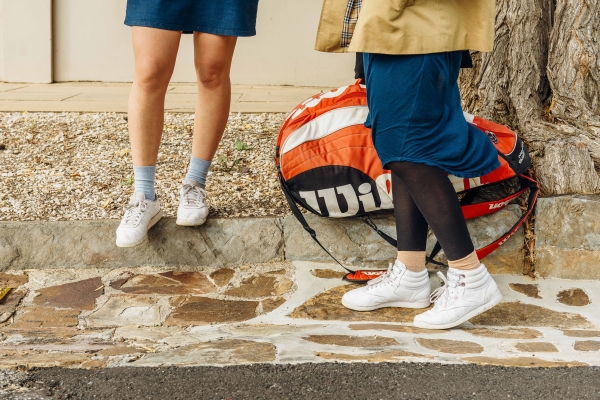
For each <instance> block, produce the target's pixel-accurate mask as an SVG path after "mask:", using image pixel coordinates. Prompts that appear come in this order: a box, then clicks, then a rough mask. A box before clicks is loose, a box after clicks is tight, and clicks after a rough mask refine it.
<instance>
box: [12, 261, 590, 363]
mask: <svg viewBox="0 0 600 400" xmlns="http://www.w3.org/2000/svg"><path fill="white" fill-rule="evenodd" d="M337 271H339V270H338V269H337V268H336V266H335V265H333V264H324V263H314V262H306V261H296V262H293V263H292V262H270V263H262V264H248V265H242V266H240V267H237V268H235V269H233V268H229V267H205V268H201V269H198V268H189V267H185V266H182V267H180V268H178V269H177V270H173V269H170V268H169V267H129V268H127V267H126V268H118V269H107V268H88V269H54V270H22V271H13V270H11V271H8V272H6V273H4V274H2V275H1V276H0V281H2V282H12V283H11V285H12V286H17V287H16V288H15V289H13V290H14V291H13V292H11V293H9V295H8V297H7V299H8V300H10V299H11V297H13V296H14V295H15V294H16V295H17V297H16V298H18V301H16V302H14V301H13V302H12V303H5V304H10V307H12V310H10V311H6V310H5V313H7V312H8V313H9V314H10V315H9V317H8V319H7V321H6V322H4V323H3V324H0V355H1V356H0V367H2V368H16V367H20V368H22V367H25V368H32V367H51V366H62V367H69V368H75V367H76V368H103V367H116V366H146V367H156V366H171V365H174V366H193V365H234V364H254V363H275V364H288V363H306V362H311V363H327V362H408V361H411V362H435V363H462V364H464V363H476V364H482V365H508V366H519V367H558V366H578V365H594V366H598V365H600V330H599V329H600V312H599V311H598V309H597V307H596V302H598V301H600V297H599V295H598V294H599V293H600V282H599V281H582V280H577V281H572V280H565V279H556V278H549V279H538V280H535V281H534V280H532V279H531V278H529V277H525V276H514V275H496V276H495V279H496V281H497V282H498V285H499V287H500V290H501V292H502V293H503V295H504V299H503V302H502V303H500V305H498V306H497V307H495V308H493V309H492V310H490V311H488V312H486V313H484V314H482V315H481V316H479V317H477V318H474V319H472V320H471V321H469V322H467V323H465V324H463V325H462V326H460V327H458V328H456V329H450V330H443V331H430V330H426V329H418V328H415V327H413V326H412V316H413V315H414V314H415V313H419V312H422V310H420V311H419V310H417V311H415V310H404V309H394V310H390V309H388V310H378V311H375V312H365V313H359V312H354V311H351V310H347V309H344V308H343V307H341V306H340V305H339V297H340V296H341V293H343V292H344V291H346V290H347V289H349V288H351V287H353V286H354V285H349V284H347V283H345V282H344V281H342V280H341V279H340V278H339V277H338V276H337V275H336V272H337ZM96 285H98V287H96V288H92V286H96ZM432 285H433V287H437V286H439V282H438V279H437V278H436V277H434V275H433V274H432ZM519 285H520V286H523V285H536V287H537V289H538V291H537V292H536V294H537V296H533V297H532V296H530V295H529V294H530V293H528V292H526V293H523V292H522V291H518V290H514V288H515V287H519ZM165 286H166V287H167V288H168V289H165ZM565 290H569V291H574V290H580V291H582V292H584V293H586V295H587V296H588V299H589V302H588V304H581V305H569V304H572V303H569V302H568V301H565V297H564V296H562V295H561V293H563V292H564V291H565ZM90 292H92V294H90ZM19 293H20V294H19ZM327 293H329V295H325V294H327ZM67 298H68V299H69V301H66V300H65V299H67ZM319 298H321V299H326V300H327V301H324V302H323V301H321V300H318V299H319ZM3 301H4V300H3ZM90 301H91V302H92V303H90ZM269 304H275V305H274V306H269ZM317 304H320V305H318V306H317ZM1 305H2V302H0V306H1Z"/></svg>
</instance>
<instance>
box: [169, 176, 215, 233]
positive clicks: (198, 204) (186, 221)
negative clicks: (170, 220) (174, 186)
mask: <svg viewBox="0 0 600 400" xmlns="http://www.w3.org/2000/svg"><path fill="white" fill-rule="evenodd" d="M179 195H180V199H179V208H178V209H177V221H176V223H177V225H182V226H198V225H202V224H203V223H204V222H205V221H206V217H207V216H208V207H207V206H206V190H204V189H202V187H201V186H200V184H199V183H198V182H196V181H195V180H193V179H186V180H184V181H183V185H182V186H181V189H180V190H179Z"/></svg>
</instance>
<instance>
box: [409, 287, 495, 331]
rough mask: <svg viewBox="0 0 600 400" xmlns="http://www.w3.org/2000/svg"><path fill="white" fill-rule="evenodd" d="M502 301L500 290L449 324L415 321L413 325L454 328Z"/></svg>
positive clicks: (418, 326)
mask: <svg viewBox="0 0 600 400" xmlns="http://www.w3.org/2000/svg"><path fill="white" fill-rule="evenodd" d="M501 301H502V294H501V293H500V291H499V290H498V292H497V293H496V295H495V296H494V297H493V298H492V300H490V301H488V302H487V303H485V304H482V305H480V306H479V307H477V308H475V309H474V310H472V311H470V312H468V313H467V314H465V315H464V316H463V317H462V318H460V319H459V320H457V321H455V322H452V323H449V324H442V325H432V324H428V323H426V322H418V321H414V324H413V325H414V326H416V327H417V328H423V329H450V328H454V327H456V326H458V325H460V324H463V323H465V322H467V321H468V320H470V319H471V318H474V317H476V316H478V315H479V314H482V313H484V312H486V311H487V310H489V309H491V308H492V307H495V306H496V305H498V303H500V302H501Z"/></svg>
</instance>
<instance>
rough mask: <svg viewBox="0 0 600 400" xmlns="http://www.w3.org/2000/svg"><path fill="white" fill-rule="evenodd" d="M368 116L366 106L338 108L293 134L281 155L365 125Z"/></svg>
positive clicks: (286, 141) (287, 140) (284, 144)
mask: <svg viewBox="0 0 600 400" xmlns="http://www.w3.org/2000/svg"><path fill="white" fill-rule="evenodd" d="M368 114H369V109H368V108H367V107H366V106H352V107H343V108H336V109H335V110H331V111H329V112H326V113H325V114H323V115H320V116H318V117H317V118H315V119H313V120H312V121H310V122H308V123H306V124H304V125H302V126H301V127H300V128H298V130H296V131H294V132H293V133H291V134H290V135H289V136H288V137H287V139H286V140H285V142H284V143H283V146H281V150H280V154H281V155H284V154H285V153H287V152H289V151H291V150H293V149H295V148H296V147H298V146H300V145H302V144H303V143H306V142H308V141H312V140H319V139H322V138H324V137H326V136H329V135H331V134H332V133H335V132H337V131H339V130H340V129H344V128H347V127H349V126H353V125H361V124H364V123H365V121H366V120H367V115H368Z"/></svg>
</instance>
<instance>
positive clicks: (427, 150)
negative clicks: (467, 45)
mask: <svg viewBox="0 0 600 400" xmlns="http://www.w3.org/2000/svg"><path fill="white" fill-rule="evenodd" d="M462 58H463V57H462V52H460V51H455V52H447V53H436V54H421V55H385V54H367V53H365V54H364V64H365V76H366V84H367V100H368V104H369V116H368V117H367V122H366V123H365V125H366V126H367V127H369V128H371V129H372V134H373V142H374V145H375V149H376V150H377V155H378V156H379V159H380V160H381V163H382V165H383V166H384V167H385V166H386V165H387V164H388V163H390V162H393V161H407V162H412V163H417V164H426V165H430V166H434V167H438V168H441V169H442V170H444V171H446V172H448V173H450V174H453V175H455V176H458V177H461V178H474V177H477V176H481V175H485V174H487V173H489V172H491V171H492V170H494V169H496V168H498V167H499V166H500V162H499V161H498V152H497V151H496V148H495V146H494V145H493V143H492V141H491V140H490V139H489V138H488V137H487V135H486V134H485V133H483V132H482V131H480V130H479V129H477V128H475V127H474V126H472V125H471V124H469V123H467V121H466V120H465V117H464V115H463V111H462V107H461V102H460V92H459V89H458V83H457V79H458V73H459V71H460V67H461V62H462ZM424 184H426V182H424Z"/></svg>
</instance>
